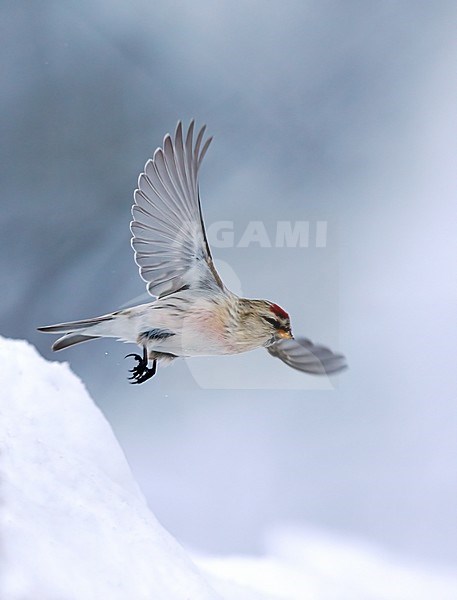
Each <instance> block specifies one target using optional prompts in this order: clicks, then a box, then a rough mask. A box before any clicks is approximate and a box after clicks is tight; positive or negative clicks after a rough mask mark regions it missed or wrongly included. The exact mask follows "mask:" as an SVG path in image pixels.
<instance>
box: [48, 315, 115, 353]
mask: <svg viewBox="0 0 457 600" xmlns="http://www.w3.org/2000/svg"><path fill="white" fill-rule="evenodd" d="M113 318H114V315H104V316H103V317H95V318H94V319H84V320H82V321H70V322H69V323H59V324H58V325H47V326H46V327H38V331H43V332H44V333H64V334H65V335H63V336H62V337H60V338H59V339H58V340H56V341H55V342H54V344H53V345H52V349H53V350H55V351H58V350H63V349H64V348H68V347H69V346H74V345H75V344H80V343H81V342H88V341H90V340H95V339H97V338H99V337H104V336H105V335H109V332H108V329H107V328H105V327H104V325H105V323H106V322H107V321H112V320H113Z"/></svg>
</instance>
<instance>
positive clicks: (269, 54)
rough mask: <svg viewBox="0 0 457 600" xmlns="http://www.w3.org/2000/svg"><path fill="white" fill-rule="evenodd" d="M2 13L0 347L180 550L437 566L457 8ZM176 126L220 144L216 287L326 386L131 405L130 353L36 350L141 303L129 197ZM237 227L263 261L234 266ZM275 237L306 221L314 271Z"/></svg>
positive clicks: (192, 390) (180, 378) (260, 379)
mask: <svg viewBox="0 0 457 600" xmlns="http://www.w3.org/2000/svg"><path fill="white" fill-rule="evenodd" d="M0 11H1V13H0V14H1V21H0V27H1V39H2V52H1V53H0V64H1V72H2V94H1V96H0V105H1V120H2V135H1V164H2V169H1V178H2V182H1V189H2V210H1V213H0V230H1V237H0V244H1V252H0V269H1V280H2V282H3V285H2V292H1V294H0V321H1V328H0V333H1V334H2V335H5V336H9V337H15V338H25V339H27V340H29V341H31V342H32V343H34V344H35V345H36V346H37V347H38V348H39V350H40V352H41V353H42V354H43V355H44V356H46V357H47V358H49V359H53V360H62V361H63V360H65V361H68V362H69V363H70V365H71V367H72V369H73V370H74V371H75V372H76V373H77V374H78V375H79V376H80V377H81V379H82V380H83V381H84V382H85V384H86V385H87V387H88V389H89V391H90V393H91V394H92V396H93V398H94V399H95V401H96V402H97V404H98V405H99V406H100V408H101V409H102V411H103V412H104V414H105V415H106V417H107V418H108V420H109V421H110V423H111V425H112V427H113V429H114V431H115V433H116V435H117V436H118V438H119V440H120V442H121V444H122V446H123V448H124V450H125V453H126V455H127V458H128V460H129V462H130V465H131V466H132V469H133V471H134V473H135V475H136V477H137V479H138V481H139V483H140V486H141V488H142V490H143V492H144V493H145V495H146V497H147V500H148V503H149V505H150V506H151V508H152V510H153V511H154V513H155V514H156V515H157V517H158V518H159V520H160V521H161V522H162V524H163V525H164V526H165V527H166V528H167V529H168V530H169V531H170V532H171V533H172V534H173V535H175V536H176V537H177V538H178V539H180V540H181V541H182V542H184V543H185V544H187V545H189V546H192V547H194V548H196V549H198V550H201V551H203V552H210V553H216V552H217V553H235V552H236V553H241V552H250V553H257V552H261V551H262V549H263V547H264V539H265V535H266V532H268V531H269V530H270V529H271V528H272V527H275V526H277V525H280V524H291V525H292V526H297V527H300V526H311V527H316V528H321V529H324V530H327V531H331V532H336V533H337V534H338V535H340V534H341V535H350V536H353V537H358V538H361V539H363V540H366V541H369V542H372V543H374V544H378V545H380V546H383V547H384V548H388V549H390V550H392V551H394V552H399V553H403V554H405V555H408V556H411V557H412V558H416V559H419V560H421V561H424V562H427V563H430V564H442V565H452V564H454V563H455V561H456V560H457V510H456V506H457V435H456V431H457V376H456V371H457V369H456V353H455V340H456V334H457V327H456V293H457V279H456V264H457V262H456V250H457V236H456V226H457V222H456V221H457V211H456V191H457V169H456V162H455V159H456V151H457V113H456V106H457V71H456V68H455V65H456V51H457V39H456V36H455V31H456V26H457V7H456V4H455V2H452V1H449V2H447V1H445V0H439V1H438V2H434V3H429V2H422V1H417V0H415V1H408V0H405V1H404V2H401V3H400V2H394V1H389V0H387V1H385V2H374V1H371V2H361V1H357V0H349V1H347V2H344V3H343V2H335V1H325V0H309V1H305V2H298V1H290V2H286V3H285V4H284V3H282V4H279V3H272V2H260V1H252V2H246V3H242V2H235V3H233V2H226V1H222V2H217V3H215V2H210V1H209V0H196V1H195V2H192V3H179V2H174V1H168V2H162V3H159V2H151V1H142V0H132V1H131V2H128V3H125V2H117V1H114V0H110V1H107V0H106V1H103V0H98V1H95V2H93V1H92V2H89V1H85V0H80V1H79V2H78V3H72V2H58V1H51V0H47V1H46V0H42V1H41V2H34V3H31V2H27V1H25V0H15V1H14V2H13V1H8V0H6V1H4V2H2V4H1V9H0ZM192 117H195V118H196V120H197V122H198V123H199V124H202V123H207V125H208V129H209V133H210V134H212V135H214V136H215V139H214V141H213V143H212V145H211V147H210V150H209V152H208V154H207V157H206V158H205V161H204V164H203V167H202V170H201V180H200V184H201V195H202V202H203V210H204V215H205V220H206V223H207V225H208V226H211V225H215V229H216V230H217V223H218V222H219V221H229V222H231V223H233V229H232V231H233V234H234V242H233V244H231V246H232V247H216V246H215V247H214V249H213V254H214V256H215V259H216V261H217V263H218V264H219V265H220V270H221V272H222V273H224V274H225V277H226V278H227V283H228V284H229V287H232V288H233V289H234V290H235V291H240V290H241V291H242V292H243V293H244V294H246V295H247V296H250V297H260V298H262V297H265V298H269V299H271V300H274V301H275V302H277V303H278V304H280V305H282V306H283V307H285V308H286V309H287V310H288V312H290V314H291V315H292V320H293V321H292V322H293V328H294V331H295V333H296V334H299V333H302V334H304V335H306V336H307V337H310V338H311V339H312V340H314V341H316V342H321V343H324V344H327V345H329V346H330V347H332V348H333V349H334V350H339V351H342V352H344V353H345V354H346V356H347V358H348V362H349V364H350V369H349V370H348V371H347V372H345V373H344V374H342V375H341V376H339V377H338V378H333V380H332V381H328V380H325V381H323V380H321V379H317V380H316V379H313V378H312V377H308V376H306V375H303V374H299V373H296V372H294V371H292V370H290V369H288V368H287V367H286V366H285V365H282V364H281V363H279V361H274V360H273V359H271V358H270V357H269V356H268V355H267V353H266V352H263V351H260V350H259V351H257V352H254V353H251V354H249V355H245V356H244V357H231V358H230V357H227V358H208V359H206V358H200V359H194V362H190V361H189V362H186V361H183V360H182V361H179V362H176V363H175V364H174V365H173V366H172V367H170V368H167V369H163V370H161V371H160V373H159V376H158V377H157V378H155V379H154V380H152V381H150V382H148V383H146V384H145V385H142V386H129V385H128V383H127V380H126V377H127V374H128V373H127V369H128V368H129V367H130V366H131V363H130V362H129V361H124V355H125V354H126V353H127V352H132V351H134V350H135V349H134V347H132V346H122V345H121V344H119V343H116V342H114V341H111V340H102V341H97V342H94V343H90V344H83V345H81V346H79V347H76V348H73V349H71V350H68V351H66V352H65V353H62V354H58V355H55V354H53V353H52V352H51V350H50V346H51V343H52V338H51V337H50V336H45V335H43V334H38V333H37V332H36V327H37V326H39V325H45V324H51V323H57V322H61V321H67V320H74V319H79V318H85V317H91V316H96V315H99V314H104V313H107V312H111V311H112V310H115V309H118V308H120V307H122V306H125V305H126V304H131V303H133V302H135V299H136V301H137V302H144V301H147V298H146V297H145V296H144V291H145V288H144V284H143V282H142V281H141V280H140V278H139V276H138V271H137V268H136V266H135V264H134V262H133V253H132V251H131V248H130V245H129V243H130V232H129V227H128V225H129V220H130V206H131V203H132V193H133V190H134V188H135V186H136V181H137V177H138V174H139V173H140V171H141V170H142V168H143V166H144V163H145V161H146V159H147V158H148V157H150V156H151V155H152V153H153V151H154V149H155V148H156V147H157V146H158V145H159V144H161V142H162V139H163V136H164V134H165V133H167V132H168V131H171V130H174V127H175V125H176V122H177V121H178V119H183V120H184V121H185V122H186V123H187V122H188V121H189V120H190V119H191V118H192ZM251 221H262V223H263V224H264V226H265V230H266V231H267V235H268V237H269V240H270V242H271V243H270V245H265V244H259V243H249V244H248V245H247V247H246V245H244V246H243V245H240V244H239V242H240V239H241V238H242V236H243V233H244V232H245V230H246V227H248V226H249V223H250V222H251ZM278 221H290V222H291V223H295V222H297V221H307V222H309V227H310V238H309V244H308V247H277V244H275V232H276V227H277V223H278ZM318 221H323V222H325V223H326V227H327V237H326V244H325V245H324V247H319V245H318V244H316V241H315V235H316V228H317V222H318ZM213 230H214V227H213ZM265 246H266V247H265ZM240 373H241V375H240ZM11 375H12V376H14V373H12V374H11ZM64 401H65V395H64V392H63V394H62V402H64Z"/></svg>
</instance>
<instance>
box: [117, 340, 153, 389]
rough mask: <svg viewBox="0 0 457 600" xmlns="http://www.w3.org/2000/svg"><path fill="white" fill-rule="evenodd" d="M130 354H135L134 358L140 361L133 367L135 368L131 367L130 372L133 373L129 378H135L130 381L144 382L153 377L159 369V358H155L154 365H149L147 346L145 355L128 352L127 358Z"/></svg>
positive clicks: (144, 350) (144, 349)
mask: <svg viewBox="0 0 457 600" xmlns="http://www.w3.org/2000/svg"><path fill="white" fill-rule="evenodd" d="M129 356H133V358H134V359H135V360H136V361H138V364H137V365H136V366H135V367H133V369H129V372H130V373H132V375H131V377H129V379H133V380H134V381H131V382H130V383H144V382H145V381H147V380H148V379H151V377H153V376H154V375H155V373H156V371H157V359H154V360H153V363H152V367H151V368H149V367H148V351H147V350H146V348H143V356H140V355H139V354H127V356H126V357H125V358H128V357H129Z"/></svg>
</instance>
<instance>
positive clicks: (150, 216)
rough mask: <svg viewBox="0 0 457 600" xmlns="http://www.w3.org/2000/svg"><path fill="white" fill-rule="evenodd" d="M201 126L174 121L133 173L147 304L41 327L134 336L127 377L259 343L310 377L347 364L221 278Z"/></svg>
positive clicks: (134, 224)
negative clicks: (207, 211)
mask: <svg viewBox="0 0 457 600" xmlns="http://www.w3.org/2000/svg"><path fill="white" fill-rule="evenodd" d="M205 132H206V125H204V126H202V127H201V128H200V130H199V131H198V133H197V132H196V129H195V121H194V120H192V121H191V122H190V125H189V127H188V129H187V133H186V134H185V135H184V132H183V124H182V122H181V121H179V122H178V124H177V127H176V130H175V133H174V136H172V135H170V134H167V135H165V137H164V139H163V144H162V146H160V147H158V148H157V149H156V150H155V152H154V153H153V156H152V158H150V159H149V160H148V161H147V162H146V164H145V167H144V171H143V172H142V173H141V174H140V176H139V178H138V187H137V189H136V190H135V192H134V203H133V206H132V221H131V223H130V230H131V233H132V239H131V245H132V248H133V251H134V258H135V262H136V264H137V266H138V268H139V273H140V276H141V278H142V279H143V280H144V281H145V282H146V288H147V291H148V292H149V294H150V295H151V296H152V297H153V298H152V300H151V301H150V302H148V303H145V304H141V305H138V306H134V307H130V308H126V309H123V310H117V311H115V312H112V313H110V314H106V315H102V316H99V317H95V318H90V319H83V320H80V321H71V322H67V323H60V324H57V325H49V326H45V327H39V328H38V330H39V331H42V332H45V333H52V334H63V335H62V336H61V337H59V339H57V340H56V341H55V342H54V344H53V345H52V349H53V350H54V351H59V350H63V349H65V348H69V347H71V346H74V345H75V344H80V343H82V342H87V341H90V340H94V339H97V338H103V337H111V338H117V339H118V340H120V341H124V342H130V343H135V344H137V345H138V346H139V347H140V349H141V350H142V353H141V354H137V353H132V354H127V356H126V357H125V358H128V357H133V359H134V360H135V361H136V364H135V366H134V367H133V368H132V369H130V370H129V372H130V373H131V376H130V377H129V379H130V383H134V384H141V383H144V382H145V381H147V380H148V379H150V378H151V377H153V376H154V375H155V374H156V372H157V365H158V363H160V365H161V366H162V365H166V364H168V363H171V362H173V361H175V360H176V359H177V358H180V357H185V358H187V357H195V356H212V355H230V354H239V353H242V352H247V351H250V350H254V349H257V348H265V349H266V350H267V351H268V352H269V354H270V355H271V356H272V357H275V358H278V359H280V360H281V361H283V362H284V363H285V364H286V365H288V366H290V367H292V368H293V369H296V370H298V371H302V372H304V373H309V374H314V375H330V374H333V373H337V372H339V371H342V370H343V369H345V368H346V366H347V365H346V360H345V357H344V356H343V355H342V354H336V353H333V352H332V351H331V350H330V349H329V348H326V347H325V346H322V345H318V344H313V343H312V342H311V341H310V340H309V339H307V338H295V337H294V336H293V334H292V329H291V321H290V317H289V315H288V314H287V312H286V311H285V310H284V309H283V308H281V307H280V306H279V305H278V304H276V303H275V302H271V301H268V300H258V299H249V298H242V297H240V296H238V295H236V294H234V293H233V292H231V291H230V290H229V289H228V288H227V287H226V286H225V285H224V283H223V281H222V280H221V278H220V276H219V274H218V272H217V271H216V268H215V266H214V262H213V259H212V255H211V250H210V247H209V244H208V239H207V236H206V232H205V226H204V222H203V214H202V208H201V201H200V191H199V179H198V176H199V171H200V167H201V164H202V161H203V158H204V156H205V154H206V152H207V150H208V147H209V145H210V143H211V141H212V137H207V138H206V139H205Z"/></svg>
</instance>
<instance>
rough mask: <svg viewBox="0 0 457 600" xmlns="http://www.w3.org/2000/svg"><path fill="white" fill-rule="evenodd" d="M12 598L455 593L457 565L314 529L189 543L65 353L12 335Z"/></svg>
mask: <svg viewBox="0 0 457 600" xmlns="http://www.w3.org/2000/svg"><path fill="white" fill-rule="evenodd" d="M0 365H1V369H0V477H1V488H0V494H1V496H0V535H1V537H0V540H1V547H0V598H1V600H38V599H39V600H100V599H101V598H109V599H110V600H117V599H119V600H121V599H122V600H143V599H147V600H217V599H225V600H275V599H276V600H279V599H282V600H384V599H385V600H409V599H411V600H413V599H414V600H430V599H431V598H439V599H440V600H455V599H456V598H457V575H456V573H455V572H450V571H445V570H443V569H436V568H431V567H428V566H427V567H424V566H422V565H417V564H414V563H411V562H409V561H406V560H405V559H401V558H398V557H394V556H391V555H389V554H386V553H385V552H382V551H380V550H379V549H377V548H373V547H371V546H368V545H366V544H362V543H360V542H357V541H351V540H348V539H346V538H341V537H336V536H334V535H329V534H324V533H322V532H321V531H316V530H313V529H304V530H297V528H295V527H294V528H291V529H284V528H282V529H279V530H277V531H276V532H271V533H270V535H269V537H268V538H267V542H266V555H265V556H264V557H224V558H215V557H203V556H199V555H197V554H194V557H193V559H192V558H191V557H190V555H189V554H188V553H186V551H185V550H184V549H183V548H182V547H181V546H180V545H179V544H178V543H177V542H176V541H175V540H174V539H173V538H172V537H171V536H170V535H169V534H168V533H167V532H166V531H165V530H164V529H163V528H162V527H161V525H160V524H159V523H158V522H157V520H156V519H155V517H154V516H153V514H152V513H151V511H150V510H149V509H148V507H147V505H146V502H145V500H144V498H143V496H142V494H141V492H140V490H139V489H138V486H137V484H136V483H135V481H134V479H133V477H132V474H131V472H130V469H129V466H128V464H127V461H126V459H125V457H124V454H123V452H122V450H121V449H120V447H119V445H118V443H117V441H116V439H115V437H114V434H113V432H112V430H111V428H110V426H109V425H108V423H107V421H106V420H105V419H104V417H103V415H102V414H101V412H100V411H99V410H98V408H97V407H96V406H95V404H94V403H93V402H92V400H91V399H90V397H89V395H88V394H87V392H86V390H85V388H84V386H83V385H82V383H81V382H80V381H79V380H78V378H77V377H76V376H75V375H73V373H72V372H71V371H70V369H69V368H68V366H67V365H66V364H63V363H50V362H47V361H45V360H44V359H43V358H41V357H40V356H39V355H38V354H37V352H36V351H35V349H34V348H33V347H32V346H30V345H29V344H28V343H26V342H22V341H13V340H6V339H4V338H0Z"/></svg>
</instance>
